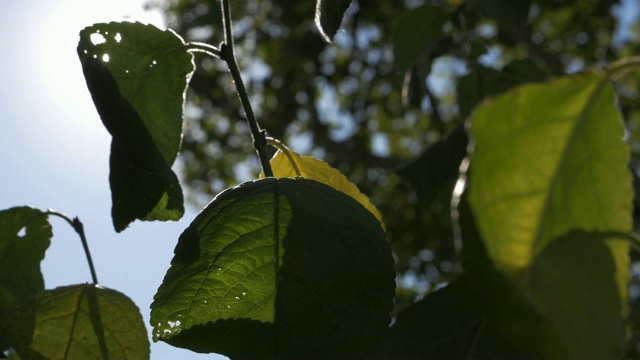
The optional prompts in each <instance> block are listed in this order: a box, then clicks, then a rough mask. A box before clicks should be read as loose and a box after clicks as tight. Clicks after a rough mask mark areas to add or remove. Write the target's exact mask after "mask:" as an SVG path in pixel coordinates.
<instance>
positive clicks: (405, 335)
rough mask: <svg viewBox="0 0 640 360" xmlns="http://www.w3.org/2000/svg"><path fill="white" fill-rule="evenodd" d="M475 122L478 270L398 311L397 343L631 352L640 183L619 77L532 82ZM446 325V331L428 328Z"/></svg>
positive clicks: (472, 187)
mask: <svg viewBox="0 0 640 360" xmlns="http://www.w3.org/2000/svg"><path fill="white" fill-rule="evenodd" d="M470 125H471V126H470V136H471V142H472V144H473V145H474V146H473V147H474V150H473V153H472V154H471V155H470V157H469V163H470V166H469V171H468V172H467V174H466V176H467V177H468V180H467V190H466V191H465V194H464V195H463V197H462V198H461V199H459V203H460V204H459V206H458V209H457V210H458V211H457V213H458V216H459V217H458V224H459V229H460V232H461V237H462V243H463V265H464V268H465V271H466V272H467V274H468V275H467V276H466V277H465V278H463V279H460V280H458V281H456V282H455V283H454V284H452V285H450V287H447V288H445V289H444V290H442V291H438V292H436V293H434V294H430V295H427V297H425V299H424V300H423V301H421V302H419V303H417V304H414V305H413V306H411V307H409V308H407V309H406V310H405V311H403V312H401V313H400V314H399V316H398V321H397V323H396V325H394V327H393V328H392V336H391V338H392V339H393V341H392V342H391V345H390V350H389V351H391V352H390V353H389V355H393V354H396V351H398V352H400V353H401V354H406V355H407V356H415V357H429V356H431V357H446V358H462V357H464V358H469V357H471V358H476V357H480V358H485V357H487V358H495V357H498V358H523V357H528V356H533V357H540V358H571V359H581V358H598V359H605V358H620V357H622V355H623V354H624V351H625V337H626V332H625V323H624V319H625V316H626V310H625V308H626V301H627V289H626V287H627V283H628V280H629V273H628V271H629V270H628V268H629V257H628V251H629V245H628V237H629V233H630V231H631V219H630V214H631V200H632V198H633V196H632V191H631V177H630V174H629V171H628V168H627V163H628V160H629V155H628V149H627V146H626V144H625V143H624V142H623V136H624V128H623V126H622V122H621V119H620V115H619V113H618V111H617V110H616V108H615V106H614V93H613V89H612V87H611V86H610V84H609V83H608V79H607V78H606V77H605V76H604V75H602V74H597V73H589V74H581V75H574V76H568V77H564V78H560V79H557V80H554V81H552V82H549V83H538V84H529V85H523V86H520V87H517V88H515V89H514V90H513V91H511V92H509V93H506V94H504V95H502V96H500V97H498V98H496V99H495V100H493V101H485V102H484V103H482V104H481V105H480V106H478V107H477V108H476V109H475V111H473V112H472V114H471V117H470ZM460 297H462V298H460ZM438 309H440V310H438ZM443 314H447V315H443ZM461 314H464V315H461ZM416 317H421V318H422V319H423V320H424V321H423V322H417V321H415V320H413V318H416ZM428 318H430V319H432V320H434V321H435V323H434V322H433V321H427V319H428ZM443 327H444V328H445V329H451V330H450V331H449V332H448V334H450V336H449V337H447V336H443V337H444V339H443V340H440V337H439V336H436V337H434V338H429V337H425V336H423V335H418V334H434V333H437V332H438V331H442V328H443ZM438 329H439V330H438ZM454 329H455V330H454ZM447 349H448V350H447ZM456 349H457V350H456Z"/></svg>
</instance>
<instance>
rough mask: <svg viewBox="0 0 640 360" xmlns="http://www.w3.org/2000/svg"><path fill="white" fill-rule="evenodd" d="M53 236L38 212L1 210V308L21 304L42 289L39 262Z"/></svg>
mask: <svg viewBox="0 0 640 360" xmlns="http://www.w3.org/2000/svg"><path fill="white" fill-rule="evenodd" d="M52 236H53V233H52V232H51V225H49V223H48V222H47V214H45V213H43V212H42V211H40V210H38V209H34V208H30V207H26V206H23V207H14V208H11V209H7V210H2V211H0V309H5V310H6V309H7V308H12V307H18V306H21V305H24V304H26V303H27V302H28V301H29V300H31V298H32V297H33V296H34V295H35V294H36V293H38V292H39V291H41V290H44V280H43V278H42V273H41V272H40V262H41V261H42V259H44V253H45V251H46V250H47V248H48V247H49V244H50V240H51V237H52Z"/></svg>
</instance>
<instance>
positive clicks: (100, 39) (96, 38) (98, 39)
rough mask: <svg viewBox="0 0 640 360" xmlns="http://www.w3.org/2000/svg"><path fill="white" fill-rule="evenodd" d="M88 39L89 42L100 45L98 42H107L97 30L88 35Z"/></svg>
mask: <svg viewBox="0 0 640 360" xmlns="http://www.w3.org/2000/svg"><path fill="white" fill-rule="evenodd" d="M89 40H91V43H92V44H93V45H100V44H104V43H106V42H107V39H106V38H105V37H104V36H103V35H102V34H100V33H99V32H95V33H93V34H91V35H89Z"/></svg>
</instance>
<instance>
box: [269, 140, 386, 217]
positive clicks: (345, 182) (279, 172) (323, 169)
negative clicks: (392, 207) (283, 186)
mask: <svg viewBox="0 0 640 360" xmlns="http://www.w3.org/2000/svg"><path fill="white" fill-rule="evenodd" d="M271 167H272V169H273V176H274V177H276V178H295V177H297V176H301V177H303V178H305V179H308V180H315V181H317V182H320V183H323V184H325V185H328V186H331V187H332V188H334V189H336V190H338V191H341V192H343V193H345V194H347V195H349V196H351V197H352V198H354V199H355V200H356V201H358V202H359V203H360V204H362V206H364V207H365V208H366V209H367V210H369V211H370V212H371V213H372V214H373V216H375V217H376V219H378V221H380V224H381V225H382V228H383V229H384V223H383V222H382V215H380V211H378V209H377V208H376V206H375V205H373V203H371V200H369V197H368V196H367V195H365V194H363V193H362V192H360V189H358V187H357V186H356V185H355V184H354V183H352V182H351V181H349V179H347V177H346V176H344V175H343V174H342V173H341V172H340V171H338V169H336V168H334V167H332V166H331V165H329V164H327V163H326V162H324V161H322V160H319V159H316V158H314V157H311V156H300V155H298V154H296V153H295V152H293V151H291V150H290V149H288V148H287V149H286V153H285V152H283V151H281V150H279V151H278V152H277V153H276V154H275V155H274V156H273V158H271ZM260 177H264V173H262V174H260Z"/></svg>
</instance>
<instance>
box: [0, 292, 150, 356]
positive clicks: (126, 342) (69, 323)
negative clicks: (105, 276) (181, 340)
mask: <svg viewBox="0 0 640 360" xmlns="http://www.w3.org/2000/svg"><path fill="white" fill-rule="evenodd" d="M3 325H4V326H10V329H11V330H12V332H11V335H10V338H11V342H12V347H13V349H14V350H15V351H16V352H17V353H18V354H19V355H20V357H21V358H23V359H148V358H149V340H148V337H147V331H146V328H145V326H144V322H143V320H142V316H141V315H140V311H139V309H138V308H137V307H136V305H135V304H134V303H133V301H131V299H129V298H128V297H126V296H125V295H123V294H122V293H119V292H117V291H115V290H111V289H106V288H102V287H98V286H94V285H88V284H83V285H73V286H65V287H60V288H56V289H54V290H46V291H42V292H40V293H38V295H36V296H35V298H34V299H33V301H32V302H30V303H29V304H28V305H27V306H25V307H24V308H22V309H21V310H20V311H18V312H15V313H12V314H10V316H9V320H8V321H5V322H3Z"/></svg>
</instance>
